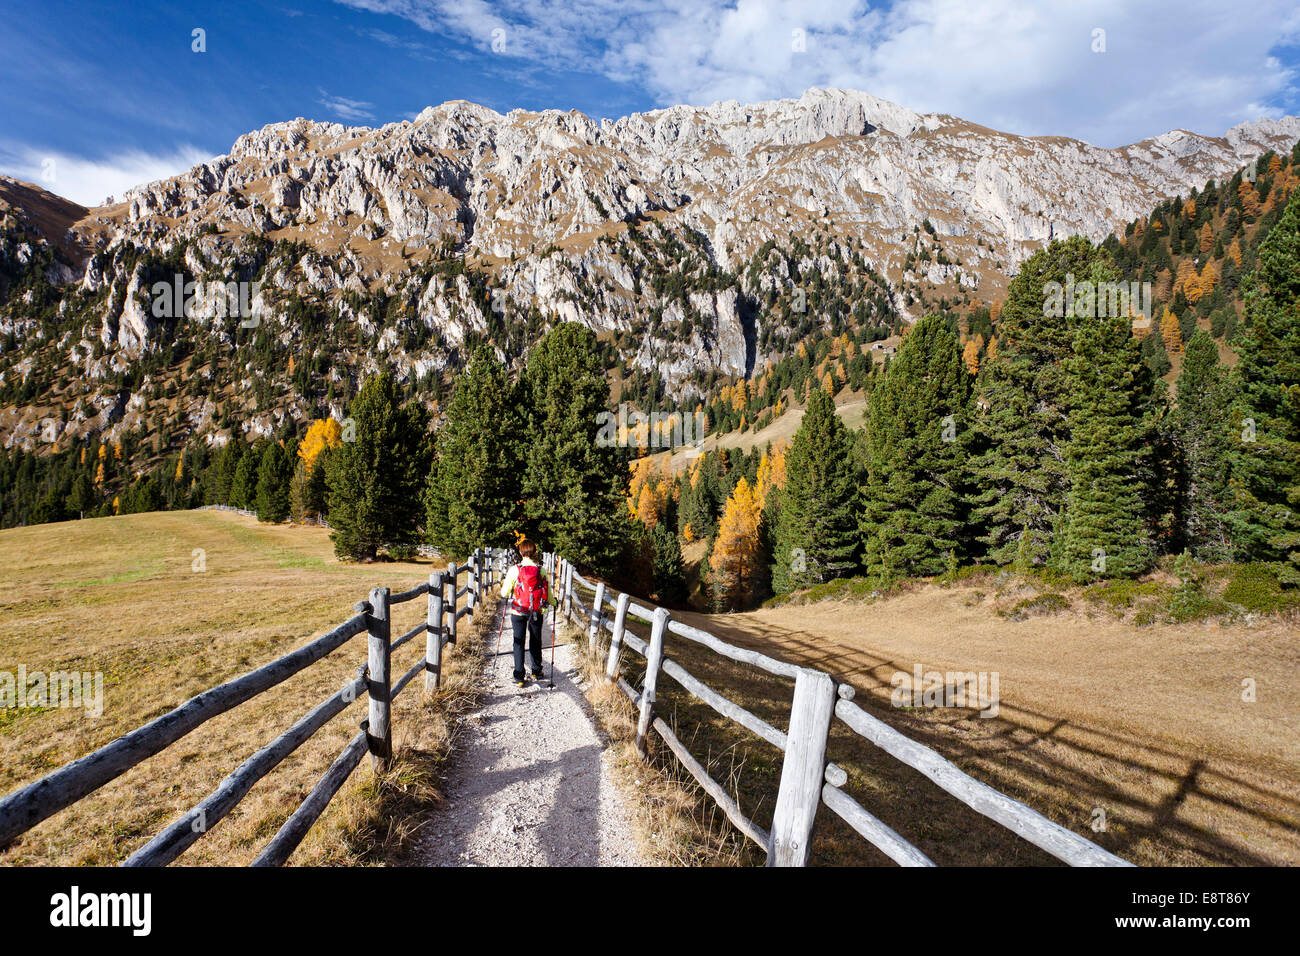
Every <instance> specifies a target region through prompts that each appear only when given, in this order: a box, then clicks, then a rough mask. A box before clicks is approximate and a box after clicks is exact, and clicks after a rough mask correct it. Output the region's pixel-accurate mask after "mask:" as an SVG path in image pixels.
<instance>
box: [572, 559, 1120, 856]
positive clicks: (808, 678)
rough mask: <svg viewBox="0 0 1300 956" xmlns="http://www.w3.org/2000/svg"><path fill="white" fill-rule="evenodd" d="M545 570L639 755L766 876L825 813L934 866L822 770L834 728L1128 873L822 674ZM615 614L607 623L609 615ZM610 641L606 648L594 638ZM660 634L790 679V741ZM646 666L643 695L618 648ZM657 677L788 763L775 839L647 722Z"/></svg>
mask: <svg viewBox="0 0 1300 956" xmlns="http://www.w3.org/2000/svg"><path fill="white" fill-rule="evenodd" d="M547 566H548V569H549V570H550V571H551V572H552V574H553V575H554V579H555V580H556V582H557V584H558V586H559V588H560V594H559V597H560V607H561V609H562V610H563V613H564V614H565V616H566V618H567V619H568V620H569V621H572V620H573V616H574V612H575V611H576V612H577V613H578V615H579V617H580V618H584V619H585V623H586V632H587V639H588V646H589V649H590V650H591V651H593V652H595V653H597V654H601V653H603V654H604V655H605V664H606V666H605V677H606V679H607V680H608V681H610V682H611V683H615V684H617V686H618V687H619V688H620V689H621V690H622V691H623V693H624V694H625V695H626V696H627V697H628V698H629V699H630V700H631V701H632V704H633V706H634V707H636V708H637V709H638V710H639V720H638V723H637V737H636V743H637V748H638V750H640V751H641V752H642V753H644V752H645V739H646V735H647V734H648V733H649V731H650V730H651V729H652V728H653V729H654V730H655V731H656V732H657V733H658V734H659V736H660V737H662V738H663V740H664V742H665V743H666V744H667V745H668V748H669V749H670V750H671V751H672V752H673V753H674V754H675V755H676V756H677V758H678V760H680V761H681V763H682V765H683V766H684V767H685V768H686V769H687V771H689V772H690V774H691V776H692V777H694V778H695V780H696V782H697V783H699V784H700V786H701V787H702V788H703V789H704V790H705V792H707V793H708V794H709V795H710V796H712V797H713V799H714V800H715V801H717V803H718V806H719V807H720V808H721V809H722V811H723V812H724V813H726V815H727V817H728V818H729V819H730V820H731V822H732V823H733V824H735V826H736V828H737V829H738V830H740V831H741V832H742V833H744V834H745V835H746V836H747V837H749V839H751V840H753V841H754V842H755V843H756V844H758V845H759V846H760V847H762V848H763V850H764V851H765V852H766V853H767V863H768V866H804V865H806V864H807V862H808V857H809V853H810V851H811V847H812V838H813V825H814V821H815V819H816V815H817V809H818V807H819V806H820V805H822V804H824V805H825V806H826V807H827V809H829V810H830V811H831V812H832V813H834V814H836V815H837V816H839V817H840V818H841V819H843V820H844V821H845V822H846V823H847V824H848V825H849V826H850V827H852V828H853V830H854V831H856V832H857V833H858V834H859V835H860V836H862V837H863V838H865V839H866V840H867V841H868V842H870V843H871V844H872V845H873V846H875V847H877V848H878V849H880V850H881V851H882V852H883V853H884V854H885V855H886V856H888V857H889V858H890V859H891V860H893V861H894V862H895V863H898V864H900V865H902V866H934V865H935V864H934V862H933V861H931V860H930V859H929V858H928V857H927V856H926V855H925V854H924V853H922V852H921V851H920V850H919V849H917V848H916V847H915V846H913V845H911V844H910V843H908V842H907V841H906V840H905V839H904V838H903V837H902V836H900V835H899V834H898V833H896V832H895V831H894V830H893V829H891V828H890V827H889V826H888V825H887V824H885V823H884V822H883V821H881V820H879V819H878V818H876V817H875V816H874V815H873V814H871V813H870V812H869V811H868V810H867V809H866V808H865V807H863V806H862V805H861V804H859V803H858V802H857V801H856V800H854V799H853V798H852V797H851V796H849V795H848V794H847V793H845V792H844V791H843V790H842V789H841V788H842V787H843V786H844V785H845V784H846V783H847V782H848V774H847V773H846V772H845V771H844V770H843V768H841V767H838V766H837V765H835V764H834V763H831V762H829V761H828V760H827V759H826V746H827V743H828V740H829V737H830V730H831V726H832V723H833V722H834V721H836V720H838V721H840V723H841V724H843V725H844V726H847V727H848V728H849V729H850V730H852V731H853V732H854V733H856V734H858V735H859V736H861V737H863V738H865V739H867V740H869V741H870V742H871V743H873V744H874V745H875V746H877V747H879V748H880V749H881V750H883V751H884V752H885V753H887V754H889V755H890V756H891V757H893V758H895V759H897V760H899V761H900V762H902V763H904V764H906V765H907V766H909V767H911V768H913V769H914V770H916V771H918V772H919V773H922V774H924V775H925V776H926V777H928V778H929V779H930V780H932V781H934V783H935V784H937V785H938V786H939V787H941V788H942V789H944V790H946V791H947V792H948V793H950V794H952V795H953V796H954V797H956V798H957V799H958V800H960V801H961V802H963V803H965V804H966V805H967V806H969V807H971V808H972V809H974V810H975V811H976V812H977V813H980V814H982V815H983V816H985V817H988V818H989V819H991V820H993V821H995V822H997V823H999V824H1001V825H1002V826H1004V827H1006V828H1007V829H1008V830H1010V831H1011V832H1013V833H1015V834H1016V835H1018V836H1020V837H1022V838H1023V839H1025V840H1027V841H1029V842H1030V843H1032V844H1034V845H1035V846H1037V847H1040V848H1041V849H1043V850H1045V851H1046V852H1048V853H1050V854H1051V855H1052V856H1054V857H1056V858H1057V859H1059V860H1063V861H1064V862H1066V863H1068V864H1070V865H1072V866H1132V865H1133V864H1131V863H1129V862H1128V861H1126V860H1123V859H1121V858H1120V857H1118V856H1115V855H1114V854H1113V853H1110V852H1108V851H1107V850H1104V849H1102V848H1101V847H1099V846H1097V845H1096V844H1095V843H1092V842H1091V841H1089V840H1087V839H1085V838H1084V837H1082V836H1080V835H1079V834H1077V833H1075V832H1073V831H1072V830H1069V829H1067V828H1065V827H1063V826H1061V825H1060V824H1057V823H1054V822H1053V821H1051V820H1049V819H1047V818H1046V817H1045V816H1043V815H1042V814H1040V813H1038V812H1037V811H1036V810H1033V809H1031V808H1030V807H1028V806H1026V805H1025V804H1023V803H1021V802H1020V801H1018V800H1015V799H1013V798H1011V797H1009V796H1007V795H1006V794H1004V793H1001V792H999V791H997V790H995V789H993V788H992V787H990V786H988V785H987V784H983V783H980V782H979V781H978V780H976V779H974V778H973V777H971V776H970V775H968V774H966V773H964V772H963V771H962V770H960V769H959V768H958V767H957V766H956V765H955V764H953V763H952V762H951V761H949V760H947V759H946V758H944V757H943V756H941V755H940V754H938V753H936V752H935V751H933V750H931V749H930V748H928V747H926V746H924V745H922V744H919V743H917V742H916V741H914V740H911V739H910V738H908V737H906V736H904V735H903V734H901V733H899V732H898V731H897V730H895V729H894V728H892V727H890V726H889V725H888V724H886V723H884V722H883V721H881V720H878V719H877V718H875V717H872V716H871V715H870V714H868V713H867V712H866V711H864V710H863V709H862V708H860V707H858V706H857V705H856V704H854V703H853V696H854V691H853V688H852V687H851V686H849V685H848V684H842V683H839V682H837V681H836V680H835V679H834V678H833V677H832V676H831V675H830V674H827V673H825V672H823V671H818V670H815V669H812V668H807V667H800V666H798V665H795V664H791V663H789V662H787V661H781V660H777V659H776V658H773V657H769V656H768V655H766V654H762V653H759V652H758V651H753V650H749V649H746V648H741V647H736V646H734V645H732V644H728V643H727V642H726V641H723V640H721V639H720V638H718V637H717V636H715V635H713V634H710V633H709V632H708V631H704V630H701V629H700V628H697V627H692V626H691V625H689V624H685V623H682V622H680V621H674V620H672V617H671V614H670V613H669V612H668V611H667V610H666V609H664V608H651V607H646V606H644V605H641V604H638V603H636V602H634V601H632V600H631V599H630V597H629V595H627V594H618V595H614V594H612V593H610V592H609V591H608V589H607V588H606V586H605V584H604V583H603V582H595V583H593V582H591V581H588V580H587V579H586V578H584V577H583V576H582V575H581V574H579V573H578V572H577V571H576V570H574V568H573V566H572V565H571V564H569V562H567V561H566V560H565V559H564V558H563V557H559V556H555V555H548V556H547ZM576 587H582V588H583V589H585V590H586V591H589V592H591V594H592V599H591V605H590V607H589V606H588V605H586V604H585V603H583V601H582V599H581V598H580V597H579V596H578V595H577V594H576ZM609 608H612V609H613V611H614V615H613V618H612V620H611V618H610V617H609V616H608V614H607V613H606V612H607V609H609ZM629 616H631V617H634V618H637V619H639V620H641V621H643V622H644V623H646V624H648V625H650V639H649V640H648V641H646V640H643V639H641V638H640V637H637V636H636V635H634V634H631V633H629V632H628V631H627V630H626V627H627V619H628V617H629ZM606 631H607V632H608V633H609V642H608V644H603V643H602V640H601V635H602V633H604V632H606ZM666 634H673V635H676V636H677V637H681V638H684V639H686V640H689V641H693V642H695V643H697V644H700V645H702V646H704V647H707V648H708V649H709V650H711V651H714V652H715V653H717V654H720V655H721V656H723V657H725V658H728V659H730V660H732V661H735V662H737V663H740V664H745V665H748V666H752V667H757V668H759V669H760V670H763V671H766V672H767V673H769V674H774V675H776V676H779V677H786V678H793V679H794V696H793V700H792V701H791V706H790V721H789V731H788V733H782V732H781V731H780V730H779V729H777V728H776V727H773V726H772V725H771V724H769V723H767V722H766V721H765V720H763V719H762V718H761V717H758V716H757V715H755V714H753V713H751V712H749V711H748V710H746V709H745V708H743V707H741V706H740V705H739V704H737V703H735V702H734V701H732V700H729V699H728V698H727V697H726V696H724V695H723V694H721V693H719V692H718V691H717V690H716V689H714V688H712V687H709V686H708V685H707V684H705V683H704V682H703V681H701V680H700V679H699V678H697V677H696V676H695V675H693V674H691V673H690V672H689V671H687V670H686V669H685V668H684V667H682V666H681V664H680V663H678V662H677V661H674V660H672V659H671V658H669V657H667V656H666V655H665V653H664V640H665V635H666ZM624 648H628V649H630V650H632V651H633V652H634V653H636V654H638V655H640V656H641V657H642V658H644V659H645V662H646V672H645V678H644V680H643V686H642V687H641V688H640V689H637V688H636V687H633V686H632V685H631V684H630V683H628V681H627V680H625V679H624V678H623V677H622V676H620V670H621V662H622V653H623V649H624ZM661 674H666V675H667V676H668V677H670V678H672V679H673V680H675V681H676V682H677V683H678V684H679V685H680V686H681V687H683V688H684V689H685V690H686V691H687V692H688V693H689V694H691V695H692V696H693V697H695V698H696V699H697V700H700V701H702V702H703V703H705V704H707V705H708V706H709V707H711V708H713V710H715V711H716V712H717V713H719V714H721V715H722V716H723V717H725V718H727V719H728V720H730V721H732V722H734V723H736V724H738V725H740V726H741V727H744V728H745V729H746V730H748V731H749V732H750V733H753V734H754V735H755V736H757V737H759V738H760V739H762V740H765V741H766V742H767V743H769V744H771V745H772V746H774V747H776V748H777V749H778V750H780V751H781V752H782V754H783V755H784V757H783V760H782V767H781V777H780V783H779V785H778V790H777V799H776V806H775V809H774V811H773V818H772V829H771V831H770V832H769V831H767V830H764V829H763V828H762V827H761V826H759V825H758V824H757V823H755V822H754V821H753V820H751V819H749V818H748V817H746V816H745V814H744V812H743V811H742V810H741V808H740V806H739V804H738V803H737V802H736V800H735V799H734V798H733V797H732V796H731V795H730V794H728V793H727V791H726V789H725V788H724V787H723V786H722V784H720V783H719V782H718V781H717V780H714V779H713V778H712V777H711V776H709V774H708V771H707V770H706V769H705V768H704V767H703V766H702V765H701V764H700V763H699V761H697V760H696V759H695V758H694V757H693V756H692V755H691V754H690V752H689V751H688V750H687V749H686V748H685V746H683V745H682V743H681V741H680V740H678V739H677V737H676V735H674V734H673V732H672V730H671V728H669V726H668V725H667V723H665V722H664V720H663V719H662V718H661V717H658V716H656V715H655V713H654V704H655V695H656V691H657V688H658V681H659V677H660V675H661Z"/></svg>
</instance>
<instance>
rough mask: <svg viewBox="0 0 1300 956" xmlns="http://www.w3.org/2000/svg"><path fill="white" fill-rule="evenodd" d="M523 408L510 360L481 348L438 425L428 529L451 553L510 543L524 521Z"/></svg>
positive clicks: (435, 542)
mask: <svg viewBox="0 0 1300 956" xmlns="http://www.w3.org/2000/svg"><path fill="white" fill-rule="evenodd" d="M520 413H521V409H520V407H519V394H518V391H517V389H516V388H515V387H514V386H512V385H511V383H510V381H509V379H508V377H507V375H506V369H505V366H503V365H502V364H501V362H500V361H499V360H498V359H497V357H496V354H495V353H494V352H493V351H492V350H491V349H489V348H487V347H480V348H479V349H478V351H476V352H475V353H474V356H473V358H472V359H471V360H470V363H469V367H468V368H467V369H466V370H465V371H464V372H463V373H462V374H461V376H460V378H459V379H458V380H457V382H456V388H455V391H453V392H452V395H451V400H450V401H449V402H448V403H447V416H446V418H445V419H444V421H443V423H442V427H441V428H439V429H438V435H437V458H436V460H435V462H434V465H433V468H432V470H431V471H430V474H429V479H428V486H427V491H426V494H425V512H426V523H425V529H426V532H427V535H428V539H429V541H430V543H431V544H433V545H434V547H436V548H438V549H439V550H441V551H443V552H445V553H447V554H454V555H465V554H469V553H470V552H471V551H473V550H474V549H475V548H477V547H479V546H480V545H485V544H486V545H497V546H500V545H505V544H507V543H512V542H513V541H514V537H513V534H512V533H513V532H514V531H517V530H519V529H520V528H521V525H522V517H523V516H522V513H521V512H522V508H521V506H520V497H521V491H520V484H521V480H520V469H521V467H523V466H522V462H521V453H522V452H523V451H524V447H523V440H524V439H523V436H522V435H521V433H520V422H521V414H520Z"/></svg>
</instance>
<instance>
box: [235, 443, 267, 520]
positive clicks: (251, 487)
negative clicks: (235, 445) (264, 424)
mask: <svg viewBox="0 0 1300 956" xmlns="http://www.w3.org/2000/svg"><path fill="white" fill-rule="evenodd" d="M261 446H262V443H261V442H257V443H255V444H253V445H251V446H249V447H247V448H244V449H243V450H242V453H241V454H240V456H239V462H238V464H236V466H235V474H234V477H233V478H232V479H231V482H230V507H232V508H239V509H241V510H244V511H251V510H252V509H253V507H254V506H255V505H256V504H257V468H258V466H259V465H260V464H261V463H262V447H261Z"/></svg>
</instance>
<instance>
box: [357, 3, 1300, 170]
mask: <svg viewBox="0 0 1300 956" xmlns="http://www.w3.org/2000/svg"><path fill="white" fill-rule="evenodd" d="M337 2H340V3H344V4H346V5H348V6H351V7H355V8H358V9H362V10H369V11H372V12H376V13H385V14H392V15H395V16H399V17H404V18H406V19H407V20H409V21H411V22H413V23H415V24H417V25H418V26H420V27H422V28H423V29H425V30H429V31H432V32H436V33H440V34H443V35H446V36H450V37H454V38H456V39H459V40H463V41H468V42H470V43H472V44H474V45H476V46H478V47H479V48H481V49H482V50H484V51H485V52H486V51H491V50H492V40H493V31H494V30H498V29H499V30H504V31H505V33H504V38H505V40H506V43H505V47H504V50H500V51H498V52H500V53H501V54H502V55H504V56H505V57H508V58H514V59H516V60H519V61H530V62H531V64H532V65H534V66H545V67H548V68H551V69H557V70H578V71H589V72H595V73H600V74H603V75H605V76H607V77H609V78H611V79H614V80H618V81H622V82H629V83H632V84H634V85H636V86H639V87H641V88H642V89H644V90H646V91H647V92H648V93H649V94H650V95H651V96H652V97H654V98H655V100H656V101H657V102H659V103H660V104H661V105H671V104H674V103H690V104H695V105H704V104H708V103H711V102H714V101H716V100H721V99H732V98H734V99H739V100H742V101H751V102H752V101H754V100H759V99H769V98H777V97H782V96H798V95H799V94H800V93H802V92H803V91H804V90H805V89H807V88H808V87H810V86H839V87H846V88H853V89H861V90H865V91H867V92H870V93H873V94H875V95H877V96H881V97H884V98H886V99H891V100H894V101H896V102H899V103H901V104H903V105H905V106H909V107H911V108H913V109H917V110H922V111H933V112H945V113H953V114H955V115H958V116H962V117H964V118H965V119H969V120H972V121H974V122H979V123H983V124H985V125H989V126H994V127H998V128H1001V129H1006V130H1009V131H1012V132H1017V133H1024V134H1034V135H1047V134H1060V135H1070V136H1078V137H1081V138H1085V139H1088V140H1090V141H1092V142H1095V143H1098V144H1100V145H1107V146H1113V145H1119V144H1122V143H1126V142H1132V141H1134V140H1137V139H1141V138H1144V137H1147V136H1152V135H1156V134H1158V133H1161V132H1164V131H1166V130H1168V129H1173V128H1178V127H1182V128H1187V129H1193V130H1195V131H1196V132H1201V133H1211V134H1217V133H1222V132H1223V131H1224V130H1225V129H1227V127H1229V126H1232V125H1234V124H1236V123H1239V122H1242V121H1245V120H1250V119H1257V118H1259V117H1260V116H1262V115H1276V113H1277V112H1278V111H1277V110H1276V109H1272V108H1268V107H1261V106H1260V105H1259V104H1262V103H1269V102H1277V101H1278V100H1279V98H1280V99H1282V100H1283V101H1286V102H1294V101H1295V97H1296V95H1297V92H1296V89H1295V86H1294V84H1295V73H1294V70H1292V69H1290V68H1288V67H1287V66H1286V65H1285V64H1283V63H1281V62H1279V61H1278V60H1277V59H1275V58H1272V57H1271V56H1270V50H1272V49H1273V48H1274V47H1275V46H1277V45H1279V44H1282V43H1287V42H1292V43H1293V42H1296V40H1297V39H1300V13H1298V12H1297V10H1296V8H1295V6H1294V4H1293V2H1291V0H1256V2H1254V3H1252V4H1251V5H1250V6H1249V7H1248V8H1243V7H1241V6H1239V5H1232V4H1224V3H1222V0H1147V2H1144V3H1141V4H1134V3H1131V2H1128V0H1091V2H1088V3H1063V2H1052V3H1044V2H1042V0H896V2H894V3H892V4H890V5H884V4H870V3H867V2H865V0H804V2H801V3H798V4H794V3H790V4H774V3H770V2H764V0H731V2H722V0H667V2H655V3H652V2H649V0H626V2H619V0H579V2H572V0H570V2H564V3H561V2H558V0H499V2H496V3H493V4H492V5H490V6H489V5H488V4H487V3H485V2H483V0H337ZM1097 28H1100V29H1102V30H1105V31H1106V33H1105V39H1106V52H1104V53H1095V52H1093V46H1094V33H1093V31H1094V30H1095V29H1097ZM795 30H802V31H803V37H804V45H805V49H804V50H803V51H799V50H797V49H796V48H795V47H796V46H797V43H796V42H795V34H794V32H793V31H795ZM557 105H561V104H557Z"/></svg>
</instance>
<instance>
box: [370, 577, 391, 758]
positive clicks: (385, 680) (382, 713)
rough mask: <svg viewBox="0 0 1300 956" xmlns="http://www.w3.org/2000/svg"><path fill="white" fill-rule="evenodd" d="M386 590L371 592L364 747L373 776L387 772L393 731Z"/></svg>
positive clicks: (376, 589) (380, 589) (378, 589)
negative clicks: (367, 708) (368, 720)
mask: <svg viewBox="0 0 1300 956" xmlns="http://www.w3.org/2000/svg"><path fill="white" fill-rule="evenodd" d="M388 594H389V591H388V588H375V589H374V590H373V591H371V592H370V615H369V619H368V621H367V630H368V631H369V641H368V646H369V665H370V677H369V679H368V681H367V685H368V689H369V691H370V722H369V726H368V729H367V731H366V737H367V740H366V743H367V746H368V747H369V749H370V767H371V769H372V770H374V771H375V772H376V773H381V772H383V771H385V770H387V769H388V762H389V760H390V759H391V758H392V756H393V727H392V723H391V721H390V715H389V712H388V710H389V702H390V701H391V699H392V682H391V680H390V678H389V674H388V664H389V654H390V653H391V647H390V644H389V637H390V633H391V632H390V622H389V618H388Z"/></svg>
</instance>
